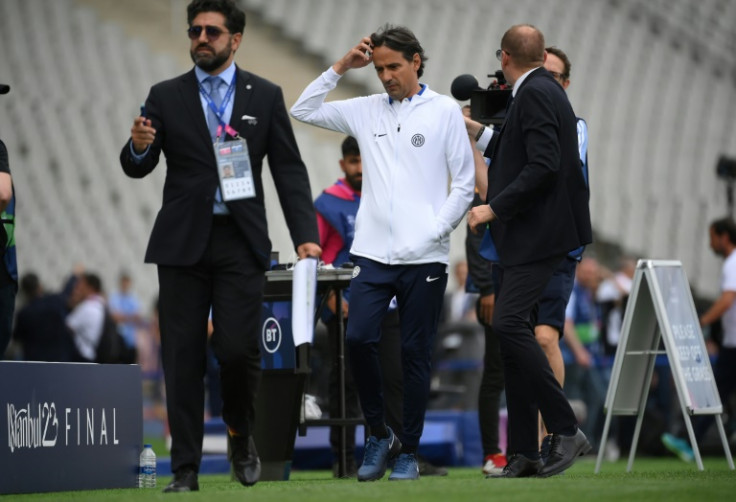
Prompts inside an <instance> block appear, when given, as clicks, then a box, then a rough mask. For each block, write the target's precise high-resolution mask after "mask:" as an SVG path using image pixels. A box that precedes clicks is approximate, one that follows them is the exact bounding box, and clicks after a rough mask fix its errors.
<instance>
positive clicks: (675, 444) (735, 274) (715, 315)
mask: <svg viewBox="0 0 736 502" xmlns="http://www.w3.org/2000/svg"><path fill="white" fill-rule="evenodd" d="M708 236H709V239H710V248H711V249H712V250H713V252H714V253H715V254H716V255H718V256H720V257H721V258H723V259H724V261H723V267H722V268H721V294H720V296H719V297H718V298H717V299H716V301H715V302H713V304H712V305H711V306H710V307H709V308H708V310H706V311H705V312H704V313H703V314H702V315H701V316H700V326H701V327H704V326H709V325H711V324H713V323H714V322H717V321H719V320H720V321H721V327H722V329H723V339H722V341H721V343H720V346H719V348H718V355H717V357H716V362H715V366H714V367H713V378H714V379H715V381H716V387H717V388H718V395H719V397H720V398H721V404H722V405H723V406H724V408H726V407H727V406H728V403H729V399H730V398H731V397H732V396H733V394H734V392H736V252H734V251H735V250H736V222H734V220H733V219H732V218H720V219H717V220H714V221H713V222H712V223H711V224H710V227H709V228H708ZM716 419H717V420H720V418H718V417H717V416H716ZM711 425H713V418H712V417H709V416H697V417H695V419H694V432H695V440H696V441H697V442H698V443H700V440H701V439H703V437H705V434H706V432H708V429H709V428H710V426H711ZM661 439H662V443H663V444H664V446H665V447H666V448H667V449H668V450H670V451H671V452H673V453H674V454H676V455H677V456H678V457H680V458H681V459H682V460H684V461H686V462H692V461H693V460H694V458H695V454H694V453H693V449H692V447H691V445H690V443H689V442H688V441H687V440H686V439H682V438H679V437H676V436H674V435H673V434H670V433H664V434H662V437H661Z"/></svg>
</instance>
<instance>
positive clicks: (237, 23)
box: [187, 0, 245, 33]
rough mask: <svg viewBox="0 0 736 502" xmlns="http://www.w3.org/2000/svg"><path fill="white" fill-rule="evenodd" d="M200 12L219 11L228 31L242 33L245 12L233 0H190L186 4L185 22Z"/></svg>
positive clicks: (190, 22) (190, 20)
mask: <svg viewBox="0 0 736 502" xmlns="http://www.w3.org/2000/svg"><path fill="white" fill-rule="evenodd" d="M202 12H219V13H220V14H222V15H223V16H225V26H226V27H227V30H228V31H229V32H230V33H243V30H245V12H243V11H242V10H240V9H239V8H238V6H237V5H236V4H235V2H233V0H192V3H190V4H189V5H188V6H187V23H188V24H189V26H191V25H192V21H194V18H195V17H197V16H198V15H199V14H201V13H202Z"/></svg>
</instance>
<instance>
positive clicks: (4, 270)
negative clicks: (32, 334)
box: [0, 84, 18, 359]
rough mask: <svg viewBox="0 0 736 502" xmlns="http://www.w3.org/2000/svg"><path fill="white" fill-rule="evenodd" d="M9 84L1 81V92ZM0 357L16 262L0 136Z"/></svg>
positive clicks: (9, 321)
mask: <svg viewBox="0 0 736 502" xmlns="http://www.w3.org/2000/svg"><path fill="white" fill-rule="evenodd" d="M9 90H10V87H9V86H7V85H4V84H0V94H6V93H7V92H8V91H9ZM0 218H2V222H0V223H1V224H0V252H2V266H0V359H2V357H3V354H4V353H5V349H6V348H7V346H8V343H9V342H10V338H11V334H12V329H13V314H14V313H15V295H16V293H17V292H18V262H17V257H16V250H15V189H14V188H13V178H12V177H11V176H10V162H9V161H8V149H7V148H6V147H5V143H3V141H2V139H0Z"/></svg>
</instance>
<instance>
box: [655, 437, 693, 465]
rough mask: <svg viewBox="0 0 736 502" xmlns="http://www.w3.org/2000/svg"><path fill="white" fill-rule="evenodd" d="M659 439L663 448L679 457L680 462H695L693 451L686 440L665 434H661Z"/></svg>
mask: <svg viewBox="0 0 736 502" xmlns="http://www.w3.org/2000/svg"><path fill="white" fill-rule="evenodd" d="M660 439H661V440H662V444H663V445H664V446H665V448H667V449H668V450H669V451H671V452H672V453H674V454H675V455H677V456H678V457H680V460H682V461H683V462H692V461H693V460H695V454H694V453H693V449H692V448H691V447H690V443H688V442H687V441H686V440H684V439H680V438H678V437H675V436H673V435H672V434H669V433H667V432H665V433H664V434H662V437H661V438H660Z"/></svg>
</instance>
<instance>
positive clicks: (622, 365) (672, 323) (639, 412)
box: [595, 260, 734, 473]
mask: <svg viewBox="0 0 736 502" xmlns="http://www.w3.org/2000/svg"><path fill="white" fill-rule="evenodd" d="M660 340H661V341H663V342H664V350H660ZM659 354H665V355H666V356H667V360H668V361H669V365H670V368H671V369H672V377H673V379H674V381H675V387H676V389H677V396H678V398H679V400H680V409H681V410H682V414H683V417H684V419H685V425H686V426H687V432H688V435H689V436H690V444H691V445H692V448H693V453H694V454H695V460H696V461H697V464H698V469H700V470H701V471H702V470H703V461H702V459H701V457H700V451H699V450H698V444H697V442H696V441H695V434H694V432H693V425H692V421H691V419H690V417H691V416H692V415H714V418H715V422H716V424H717V426H718V432H719V433H720V435H721V441H722V442H723V449H724V450H725V452H726V459H727V460H728V465H729V467H730V468H731V469H733V468H734V464H733V459H732V458H731V451H730V450H729V447H728V441H727V439H726V432H725V430H724V428H723V418H722V414H723V406H722V405H721V400H720V398H719V396H718V389H717V388H716V383H715V380H714V378H713V371H712V369H711V367H710V360H709V359H708V353H707V352H706V350H705V342H704V340H703V335H702V332H701V331H700V323H699V322H698V316H697V314H696V312H695V304H694V303H693V297H692V294H691V293H690V286H689V284H688V281H687V276H686V275H685V271H684V270H683V268H682V263H680V262H679V261H654V260H640V261H639V263H638V264H637V267H636V273H635V274H634V282H633V285H632V288H631V294H630V296H629V301H628V304H627V306H626V312H625V314H624V319H623V325H622V327H621V338H620V339H619V345H618V349H617V350H616V358H615V359H614V363H613V372H612V374H611V382H610V384H609V386H608V393H607V394H606V403H605V413H606V421H605V424H604V426H603V437H602V438H601V441H600V443H599V444H600V445H601V447H600V451H599V452H598V459H597V461H596V465H595V472H596V473H598V472H599V471H600V468H601V461H602V459H603V454H604V452H605V445H606V441H607V439H608V430H609V427H610V425H611V416H612V415H636V416H637V420H636V427H635V428H634V437H633V441H632V443H631V451H630V453H629V463H628V465H627V468H626V470H627V472H630V471H631V468H632V466H633V464H634V457H635V456H636V446H637V442H638V441H639V433H640V432H641V424H642V419H643V417H644V407H645V405H646V400H647V394H648V393H649V384H650V383H651V381H652V373H653V372H654V362H655V358H656V357H657V355H659Z"/></svg>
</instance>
